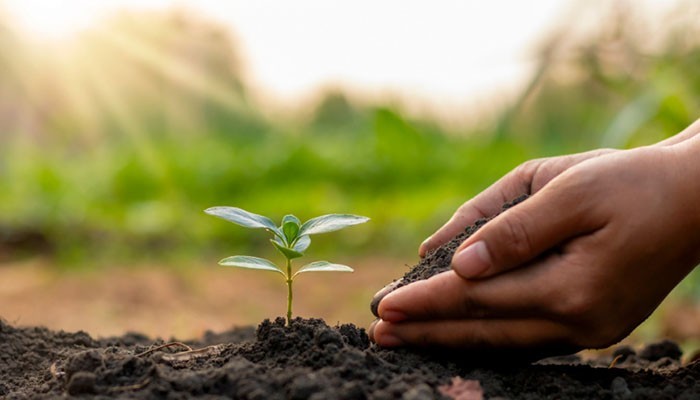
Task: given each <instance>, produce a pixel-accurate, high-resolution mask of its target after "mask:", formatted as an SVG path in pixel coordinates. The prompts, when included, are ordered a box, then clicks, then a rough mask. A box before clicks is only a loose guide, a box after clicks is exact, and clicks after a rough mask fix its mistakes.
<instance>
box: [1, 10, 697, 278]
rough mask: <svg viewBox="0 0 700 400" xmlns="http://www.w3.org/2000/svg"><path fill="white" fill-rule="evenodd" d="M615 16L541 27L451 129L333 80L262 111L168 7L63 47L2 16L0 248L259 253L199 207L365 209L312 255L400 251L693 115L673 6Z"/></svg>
mask: <svg viewBox="0 0 700 400" xmlns="http://www.w3.org/2000/svg"><path fill="white" fill-rule="evenodd" d="M628 11H629V10H626V9H620V8H611V10H610V12H609V13H608V15H607V17H606V18H605V19H604V20H603V21H602V22H601V23H600V24H599V25H598V26H597V27H596V28H595V29H593V30H590V31H587V32H584V33H581V32H573V31H568V30H567V29H562V30H560V31H557V32H554V34H552V35H551V38H549V39H545V40H543V41H542V44H541V46H540V50H539V56H538V57H539V65H538V68H537V69H536V71H535V73H534V74H533V76H532V79H531V82H530V84H529V85H528V86H527V87H526V88H525V89H524V90H523V92H522V93H521V94H520V95H519V96H517V97H516V98H515V99H513V100H512V101H509V102H503V103H504V106H503V107H502V108H501V109H499V110H498V111H497V112H495V113H491V114H488V115H484V116H483V117H481V118H479V119H478V121H477V120H475V121H474V122H473V123H472V124H470V125H469V126H463V127H459V128H454V127H451V128H448V127H446V126H445V125H444V124H441V123H440V121H437V120H430V119H429V118H426V117H422V118H418V117H415V116H412V115H410V114H408V113H406V112H404V110H403V109H402V108H401V107H400V106H399V105H397V104H396V103H392V104H378V103H377V102H376V101H368V100H363V99H355V98H352V97H349V96H347V95H346V94H344V93H343V91H342V89H334V90H329V91H328V93H326V94H325V96H323V98H322V100H321V101H320V102H319V103H318V104H317V105H316V106H315V107H314V108H313V109H312V110H305V111H304V112H299V113H298V114H296V115H286V114H284V116H280V115H283V114H276V113H273V112H269V110H268V109H267V107H266V105H265V104H261V102H259V101H257V100H255V99H256V97H255V96H254V93H251V91H250V89H249V87H248V86H247V84H246V79H245V74H244V73H243V71H244V68H243V63H242V60H241V59H240V56H239V54H238V53H237V48H236V46H235V41H234V40H232V38H231V37H230V36H229V33H228V31H227V30H225V29H223V28H222V27H219V26H217V25H216V24H214V23H212V22H211V21H207V20H202V19H200V18H197V17H193V16H191V15H187V14H185V13H182V12H178V11H172V12H152V13H137V14H129V13H124V14H120V15H117V16H114V17H112V18H111V19H109V20H108V21H103V23H101V24H100V25H99V27H95V28H93V29H90V30H88V31H86V32H83V33H81V34H80V35H79V36H77V37H76V38H74V39H73V40H71V41H70V42H69V43H61V44H60V45H51V44H46V43H39V42H35V41H31V40H30V39H28V38H25V37H22V36H21V35H19V34H18V33H17V32H16V31H14V30H13V29H12V28H11V27H10V25H9V21H7V20H3V19H2V18H0V258H3V259H5V260H16V259H18V258H22V257H28V256H36V255H42V256H45V257H48V258H49V259H51V260H52V261H53V262H55V264H56V265H61V266H64V267H72V266H75V265H80V264H84V263H85V262H86V261H87V262H88V263H89V264H90V265H93V266H94V265H96V264H100V263H101V262H103V261H105V260H109V262H115V260H121V261H122V262H129V261H131V260H144V259H146V260H148V259H151V260H156V259H157V260H164V261H163V262H164V263H173V264H178V263H185V262H187V261H188V260H192V259H211V260H216V259H218V258H219V257H220V256H224V255H228V254H224V253H222V249H230V248H235V249H237V251H240V253H256V252H258V254H259V253H260V252H262V253H263V254H261V255H264V251H263V249H265V248H266V247H267V243H266V242H265V241H266V238H265V235H250V234H249V232H246V231H245V230H243V229H237V228H236V227H234V226H233V225H230V224H226V223H225V222H221V221H218V220H215V219H213V218H211V217H208V216H206V215H204V214H203V212H202V210H204V209H205V208H207V207H210V206H214V205H236V206H239V207H242V208H245V209H248V210H251V211H254V212H257V213H261V214H264V215H271V216H275V217H276V218H281V217H282V216H283V215H284V214H286V213H294V214H296V215H298V216H299V217H300V218H302V219H305V218H309V217H312V216H316V215H320V214H324V213H329V212H351V213H356V214H360V215H366V216H369V217H371V218H372V221H371V223H369V224H366V225H364V226H362V227H360V228H357V229H353V230H348V231H347V232H342V233H338V234H337V235H333V237H332V238H328V239H324V238H319V241H318V242H317V243H318V244H316V246H317V249H318V248H319V247H320V249H321V250H315V251H319V252H321V253H323V252H326V253H332V252H333V251H335V250H336V249H337V248H338V247H340V248H341V249H342V250H341V251H343V252H344V253H345V254H347V253H348V252H353V253H355V254H356V255H358V256H363V255H365V256H396V255H404V256H405V255H406V254H410V255H411V256H413V255H414V254H415V252H416V248H417V245H418V243H420V241H421V240H422V239H423V238H424V237H425V236H427V235H428V234H430V233H432V231H433V230H434V229H436V228H437V227H438V226H439V225H441V224H442V223H443V222H444V221H445V220H446V219H447V218H448V217H449V215H450V214H451V213H452V212H453V211H454V209H455V208H456V207H457V206H458V205H459V204H461V203H462V202H463V201H465V200H466V199H468V198H469V197H470V196H472V195H474V194H476V193H478V192H479V191H480V190H482V189H484V188H485V187H487V186H488V185H489V184H490V183H492V182H493V181H495V180H496V179H497V178H498V177H500V176H501V175H503V174H504V173H506V172H507V171H508V170H510V169H512V168H513V167H515V166H517V165H518V164H519V163H521V162H523V161H525V160H527V159H530V158H534V157H544V156H550V155H557V154H563V153H571V152H578V151H583V150H588V149H592V148H596V147H601V146H611V147H629V146H638V145H643V144H647V143H652V142H655V141H657V140H659V139H662V138H663V137H666V136H670V135H672V134H674V133H676V132H678V131H679V130H681V129H682V128H684V127H685V126H686V125H688V124H689V123H690V122H691V121H693V120H694V119H696V118H698V117H699V116H700V115H699V114H698V110H700V74H699V73H698V71H700V32H699V31H698V24H697V22H696V21H695V20H694V19H693V18H691V16H688V15H686V14H685V13H684V10H683V9H679V10H678V13H677V14H676V15H675V16H674V17H673V18H670V17H669V18H668V20H669V21H673V24H671V25H668V26H665V27H664V30H663V32H662V33H661V34H659V32H658V31H654V32H650V31H649V30H648V29H646V28H645V27H640V26H638V25H636V24H634V23H633V21H632V20H631V19H630V18H628V17H627V16H628V15H629V13H628ZM0 15H1V14H0ZM652 34H653V40H650V37H651V35H652ZM336 241H338V242H339V243H340V244H341V245H342V246H338V245H337V243H335V242H336ZM263 246H264V247H263ZM329 256H332V255H330V254H329Z"/></svg>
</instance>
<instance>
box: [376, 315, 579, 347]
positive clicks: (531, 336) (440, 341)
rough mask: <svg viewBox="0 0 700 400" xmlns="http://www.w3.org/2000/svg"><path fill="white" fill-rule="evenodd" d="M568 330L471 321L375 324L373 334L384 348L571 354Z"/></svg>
mask: <svg viewBox="0 0 700 400" xmlns="http://www.w3.org/2000/svg"><path fill="white" fill-rule="evenodd" d="M570 337H571V332H570V329H569V328H567V327H566V326H564V325H563V324H561V323H558V322H553V321H549V320H546V319H497V320H492V319H485V320H484V319H470V320H439V321H415V322H414V321H411V322H403V323H392V322H387V321H381V320H380V321H378V322H377V323H376V324H375V325H374V327H373V332H372V338H373V340H374V342H375V343H377V344H378V345H380V346H383V347H400V346H411V347H445V348H452V349H475V350H485V349H531V348H550V349H556V350H557V351H563V349H566V350H567V351H571V350H573V348H572V347H573V346H572V343H573V341H572V340H571V339H570Z"/></svg>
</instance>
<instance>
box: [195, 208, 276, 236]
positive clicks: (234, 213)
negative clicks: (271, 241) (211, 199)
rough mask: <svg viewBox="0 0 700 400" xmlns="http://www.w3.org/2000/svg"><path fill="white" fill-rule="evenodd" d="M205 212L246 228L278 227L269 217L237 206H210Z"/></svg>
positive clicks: (273, 229)
mask: <svg viewBox="0 0 700 400" xmlns="http://www.w3.org/2000/svg"><path fill="white" fill-rule="evenodd" d="M204 212H205V213H207V214H209V215H213V216H215V217H219V218H222V219H225V220H226V221H229V222H233V223H234V224H238V225H240V226H244V227H246V228H265V229H270V230H272V231H277V230H278V228H277V226H275V223H274V222H272V220H271V219H270V218H267V217H265V216H262V215H258V214H254V213H252V212H248V211H246V210H243V209H241V208H238V207H210V208H207V209H206V210H204Z"/></svg>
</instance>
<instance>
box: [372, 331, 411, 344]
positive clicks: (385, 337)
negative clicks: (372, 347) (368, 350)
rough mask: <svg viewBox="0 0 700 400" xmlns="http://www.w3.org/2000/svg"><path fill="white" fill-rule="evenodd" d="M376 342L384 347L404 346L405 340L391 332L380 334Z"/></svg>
mask: <svg viewBox="0 0 700 400" xmlns="http://www.w3.org/2000/svg"><path fill="white" fill-rule="evenodd" d="M376 343H377V344H378V345H380V346H382V347H398V346H403V344H404V343H403V340H401V339H399V338H398V337H396V336H394V335H392V334H390V333H384V334H382V335H380V336H379V337H378V338H376Z"/></svg>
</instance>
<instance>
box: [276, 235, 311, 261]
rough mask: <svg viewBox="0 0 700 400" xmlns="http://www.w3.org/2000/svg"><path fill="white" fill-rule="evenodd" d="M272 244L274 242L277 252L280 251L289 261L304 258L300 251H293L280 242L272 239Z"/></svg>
mask: <svg viewBox="0 0 700 400" xmlns="http://www.w3.org/2000/svg"><path fill="white" fill-rule="evenodd" d="M270 242H272V244H273V245H274V246H275V248H276V249H277V250H279V251H280V253H282V255H283V256H285V257H287V259H289V260H293V259H295V258H299V257H302V256H303V255H304V254H302V253H300V252H298V251H295V250H292V249H290V248H288V247H285V246H282V245H280V244H279V243H278V242H276V241H275V240H273V239H270Z"/></svg>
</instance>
